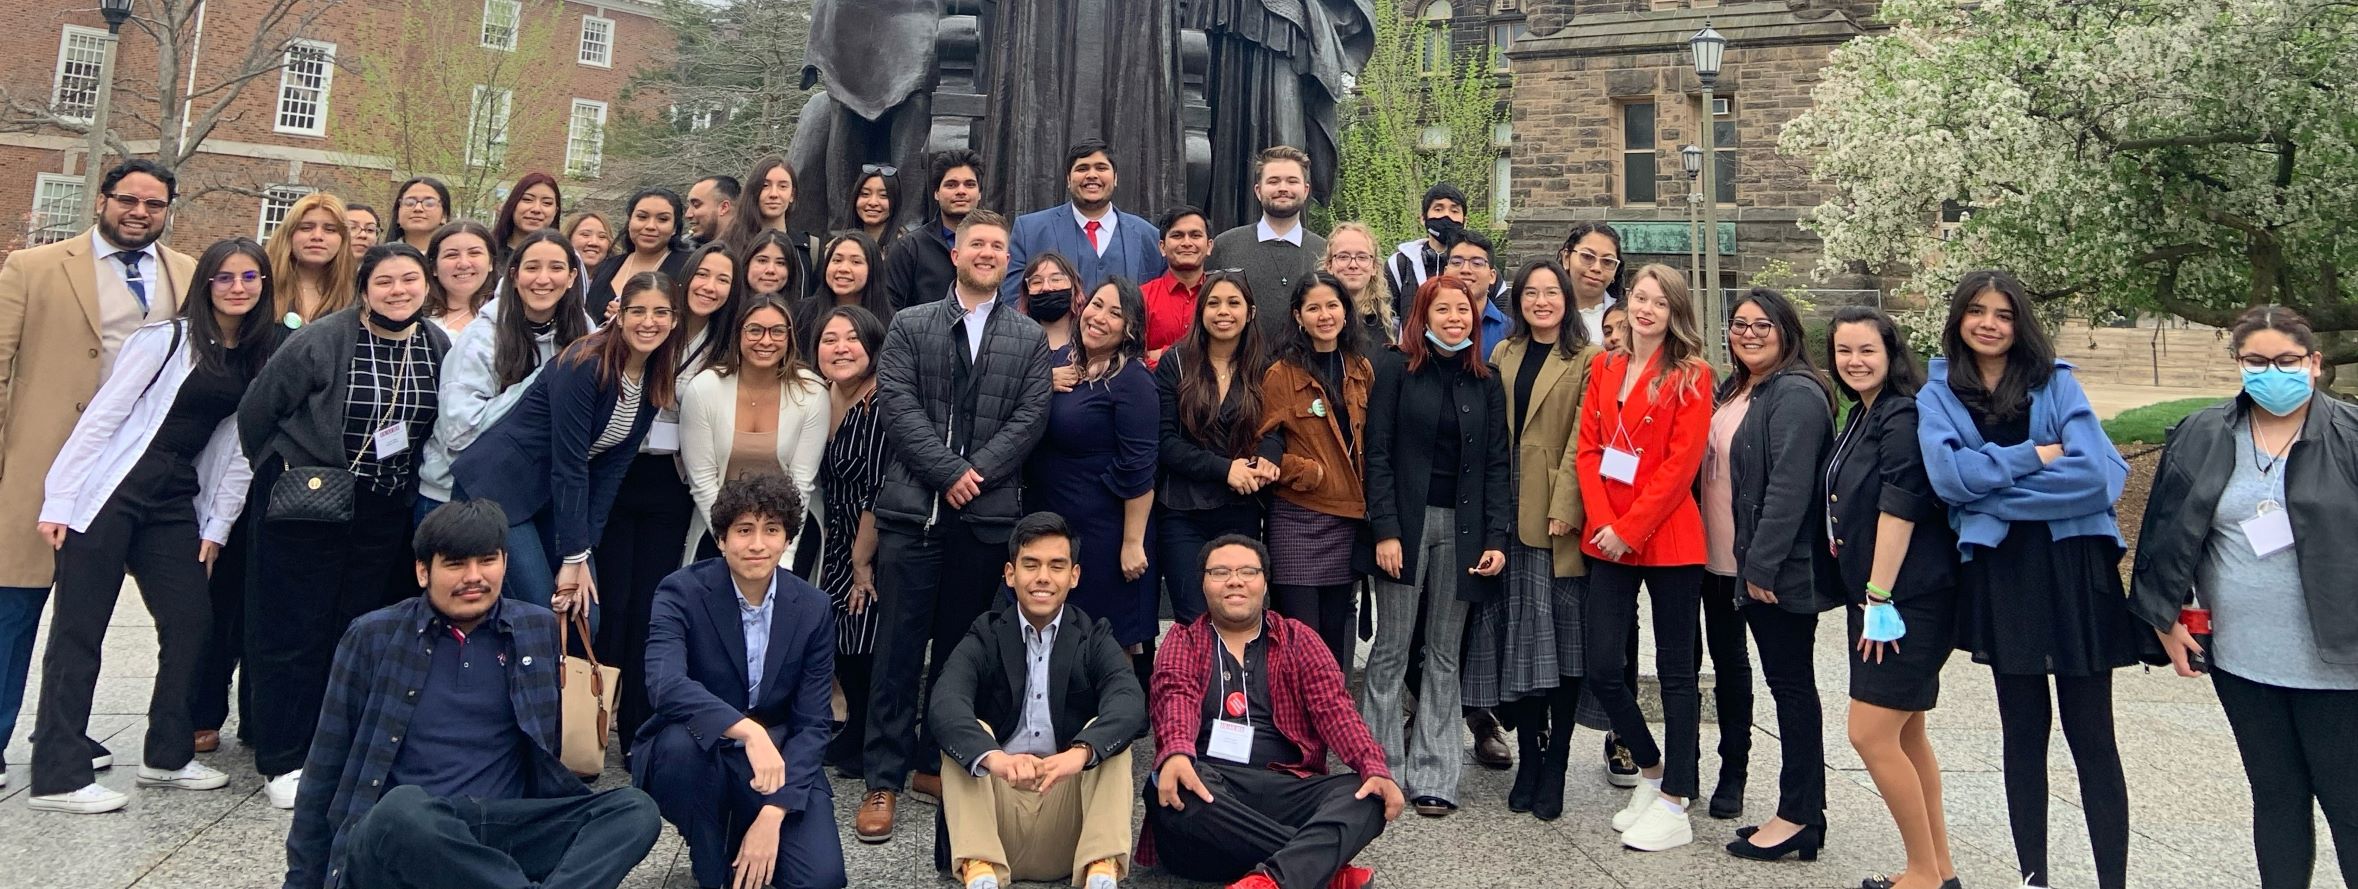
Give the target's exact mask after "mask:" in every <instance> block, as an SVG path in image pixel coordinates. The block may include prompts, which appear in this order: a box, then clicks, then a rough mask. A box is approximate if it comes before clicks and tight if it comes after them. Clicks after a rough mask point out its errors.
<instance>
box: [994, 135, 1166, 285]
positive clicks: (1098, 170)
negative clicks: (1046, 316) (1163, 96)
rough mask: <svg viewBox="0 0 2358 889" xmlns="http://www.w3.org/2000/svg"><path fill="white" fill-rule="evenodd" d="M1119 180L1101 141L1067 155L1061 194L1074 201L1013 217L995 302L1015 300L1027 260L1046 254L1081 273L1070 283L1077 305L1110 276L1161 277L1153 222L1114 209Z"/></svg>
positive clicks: (1087, 142)
mask: <svg viewBox="0 0 2358 889" xmlns="http://www.w3.org/2000/svg"><path fill="white" fill-rule="evenodd" d="M1119 181H1120V177H1119V176H1117V175H1116V174H1115V172H1114V162H1113V155H1112V154H1111V153H1110V151H1109V150H1108V149H1107V148H1106V147H1105V143H1104V142H1102V141H1099V140H1096V139H1083V140H1081V141H1080V142H1079V143H1078V144H1076V145H1074V146H1073V147H1072V150H1070V151H1068V152H1066V153H1065V168H1064V190H1065V192H1066V193H1067V194H1070V195H1072V200H1071V201H1068V202H1066V203H1062V204H1058V205H1056V206H1054V207H1050V208H1048V209H1046V210H1041V211H1039V212H1037V213H1026V214H1024V215H1022V216H1019V217H1016V219H1015V232H1014V237H1013V241H1014V246H1013V248H1012V250H1011V253H1010V259H1009V260H1008V263H1007V280H1006V281H1004V282H1002V283H1001V284H1000V285H999V297H1000V298H1001V299H1004V300H1008V301H1010V302H1012V301H1014V300H1016V299H1017V298H1018V297H1019V296H1020V295H1021V294H1022V293H1023V270H1024V266H1025V265H1026V264H1027V263H1028V262H1029V257H1031V256H1032V255H1033V254H1037V253H1045V252H1047V251H1050V250H1053V251H1056V252H1057V253H1060V254H1063V255H1064V257H1065V258H1067V259H1070V260H1072V261H1073V266H1074V269H1075V270H1076V271H1079V272H1080V273H1081V280H1079V281H1075V282H1073V283H1074V285H1075V286H1077V287H1079V288H1080V290H1079V291H1078V292H1077V293H1075V294H1074V295H1073V296H1074V300H1073V301H1074V303H1075V304H1076V305H1078V304H1082V303H1085V302H1086V301H1087V300H1088V296H1089V294H1091V293H1093V292H1095V291H1096V290H1097V286H1098V285H1100V284H1103V283H1105V279H1106V278H1109V277H1112V276H1114V275H1120V276H1122V277H1125V278H1128V279H1130V280H1131V281H1152V280H1154V279H1156V278H1159V277H1162V274H1163V268H1164V265H1163V252H1162V246H1161V244H1160V242H1159V238H1160V235H1159V234H1158V233H1157V232H1156V231H1155V228H1154V223H1151V222H1147V221H1146V220H1145V219H1144V218H1141V217H1139V216H1136V215H1133V214H1130V213H1124V212H1122V211H1121V210H1120V209H1119V208H1116V207H1115V206H1114V204H1113V195H1114V186H1115V185H1116V184H1117V183H1118V182H1119Z"/></svg>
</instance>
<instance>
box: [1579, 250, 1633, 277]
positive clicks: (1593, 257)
mask: <svg viewBox="0 0 2358 889" xmlns="http://www.w3.org/2000/svg"><path fill="white" fill-rule="evenodd" d="M1572 255H1573V256H1575V257H1578V258H1579V259H1580V264H1581V265H1584V266H1589V267H1592V268H1600V269H1604V270H1605V271H1608V272H1610V271H1613V270H1615V269H1619V268H1621V260H1620V259H1618V258H1616V257H1611V256H1604V255H1600V254H1598V253H1597V252H1596V251H1594V250H1587V249H1581V250H1574V251H1572Z"/></svg>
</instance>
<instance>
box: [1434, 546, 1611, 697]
mask: <svg viewBox="0 0 2358 889" xmlns="http://www.w3.org/2000/svg"><path fill="white" fill-rule="evenodd" d="M1587 591H1588V578H1585V577H1557V576H1555V559H1554V556H1553V554H1552V553H1550V552H1549V551H1547V550H1544V549H1539V548H1537V547H1530V546H1524V545H1523V544H1522V543H1521V542H1520V541H1517V542H1514V543H1510V544H1508V545H1507V579H1506V595H1505V596H1502V597H1500V598H1499V599H1498V600H1497V601H1493V602H1484V603H1482V604H1480V605H1476V606H1474V611H1473V614H1471V615H1469V616H1468V617H1467V623H1468V629H1467V631H1466V633H1467V636H1466V657H1465V668H1464V670H1463V671H1462V673H1461V674H1460V675H1461V680H1460V684H1459V691H1460V694H1461V695H1462V696H1463V697H1464V701H1463V703H1464V704H1465V706H1468V707H1496V706H1498V705H1499V704H1500V703H1501V702H1504V701H1513V700H1519V699H1522V698H1524V697H1528V696H1530V695H1533V694H1538V693H1541V692H1545V691H1547V690H1548V689H1551V688H1554V687H1556V686H1557V684H1558V683H1559V679H1560V677H1563V676H1579V675H1581V674H1582V668H1581V664H1582V662H1581V641H1580V597H1581V595H1582V594H1583V593H1586V592H1587Z"/></svg>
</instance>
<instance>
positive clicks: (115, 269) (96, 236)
mask: <svg viewBox="0 0 2358 889" xmlns="http://www.w3.org/2000/svg"><path fill="white" fill-rule="evenodd" d="M122 252H124V250H123V248H121V247H117V246H115V242H113V241H109V240H107V239H106V235H103V234H100V233H99V231H98V228H97V227H96V226H92V227H91V229H90V261H91V262H94V263H97V264H98V274H99V277H100V278H101V279H112V280H114V281H115V282H116V283H118V284H122V285H123V286H124V288H125V289H128V288H129V287H130V286H131V285H130V279H129V278H127V277H125V276H124V274H123V271H124V269H123V260H121V259H120V258H117V257H116V256H115V254H117V253H122ZM138 253H139V280H140V283H141V284H143V285H145V286H146V287H147V300H148V302H150V303H153V302H155V299H156V296H157V294H158V293H160V292H161V291H159V290H158V288H160V287H162V286H164V284H163V282H161V281H159V280H157V275H158V273H159V272H161V271H162V270H163V267H164V265H163V257H161V256H158V255H156V245H155V242H153V241H150V242H148V245H147V246H145V247H141V248H139V250H138Z"/></svg>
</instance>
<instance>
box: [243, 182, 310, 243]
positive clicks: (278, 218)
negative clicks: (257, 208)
mask: <svg viewBox="0 0 2358 889" xmlns="http://www.w3.org/2000/svg"><path fill="white" fill-rule="evenodd" d="M318 190H319V189H316V188H312V187H311V186H308V185H273V186H271V187H269V188H266V189H263V190H262V216H261V218H260V219H259V220H258V221H256V222H255V224H254V240H257V241H268V240H270V233H271V232H274V231H278V227H279V226H281V225H285V224H286V221H287V213H289V212H291V211H293V210H294V209H295V202H296V201H299V200H302V199H303V196H304V195H308V194H310V193H312V192H314V191H318Z"/></svg>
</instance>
